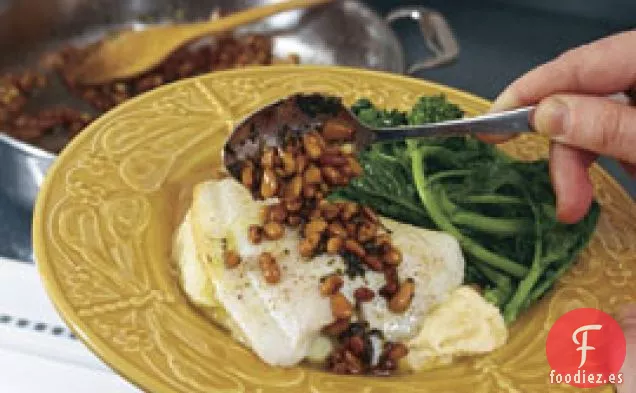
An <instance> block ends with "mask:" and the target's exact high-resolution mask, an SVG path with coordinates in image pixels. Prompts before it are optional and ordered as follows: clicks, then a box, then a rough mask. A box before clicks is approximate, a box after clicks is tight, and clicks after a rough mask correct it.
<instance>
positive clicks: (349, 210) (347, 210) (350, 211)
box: [340, 202, 360, 222]
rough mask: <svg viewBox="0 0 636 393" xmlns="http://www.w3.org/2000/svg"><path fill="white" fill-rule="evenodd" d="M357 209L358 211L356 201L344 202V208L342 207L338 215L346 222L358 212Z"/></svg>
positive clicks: (358, 207)
mask: <svg viewBox="0 0 636 393" xmlns="http://www.w3.org/2000/svg"><path fill="white" fill-rule="evenodd" d="M359 211H360V206H358V204H357V203H355V202H346V203H345V205H344V208H343V209H342V212H341V213H340V217H342V219H343V220H345V222H346V221H349V220H351V219H352V218H353V216H355V215H356V214H358V212H359Z"/></svg>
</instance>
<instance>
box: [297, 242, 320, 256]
mask: <svg viewBox="0 0 636 393" xmlns="http://www.w3.org/2000/svg"><path fill="white" fill-rule="evenodd" d="M315 249H316V247H315V246H314V245H313V244H312V242H311V241H310V240H309V239H301V240H300V244H299V245H298V252H299V253H300V256H301V257H303V258H311V257H312V256H313V255H314V250H315Z"/></svg>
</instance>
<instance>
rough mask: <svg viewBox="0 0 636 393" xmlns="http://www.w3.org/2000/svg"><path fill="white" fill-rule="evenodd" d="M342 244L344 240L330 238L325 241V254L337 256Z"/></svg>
mask: <svg viewBox="0 0 636 393" xmlns="http://www.w3.org/2000/svg"><path fill="white" fill-rule="evenodd" d="M343 244H344V240H342V238H341V237H332V238H330V239H329V240H327V253H328V254H331V255H334V254H339V253H340V250H342V246H343Z"/></svg>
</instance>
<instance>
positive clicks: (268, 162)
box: [261, 147, 276, 169]
mask: <svg viewBox="0 0 636 393" xmlns="http://www.w3.org/2000/svg"><path fill="white" fill-rule="evenodd" d="M275 156H276V150H274V148H273V147H266V148H265V149H264V150H263V155H262V156H261V166H262V167H263V168H265V169H272V168H274V163H275Z"/></svg>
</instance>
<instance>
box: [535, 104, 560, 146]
mask: <svg viewBox="0 0 636 393" xmlns="http://www.w3.org/2000/svg"><path fill="white" fill-rule="evenodd" d="M567 121H568V107H567V104H566V103H565V102H563V100H561V99H560V98H548V99H546V100H544V101H542V102H541V103H540V104H539V105H538V106H537V109H536V110H535V111H534V115H533V116H532V122H533V123H534V127H535V129H536V130H537V131H538V132H540V133H542V134H546V135H550V136H551V137H552V139H554V140H555V141H559V137H560V136H562V135H563V134H564V133H565V130H566V129H567Z"/></svg>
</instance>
